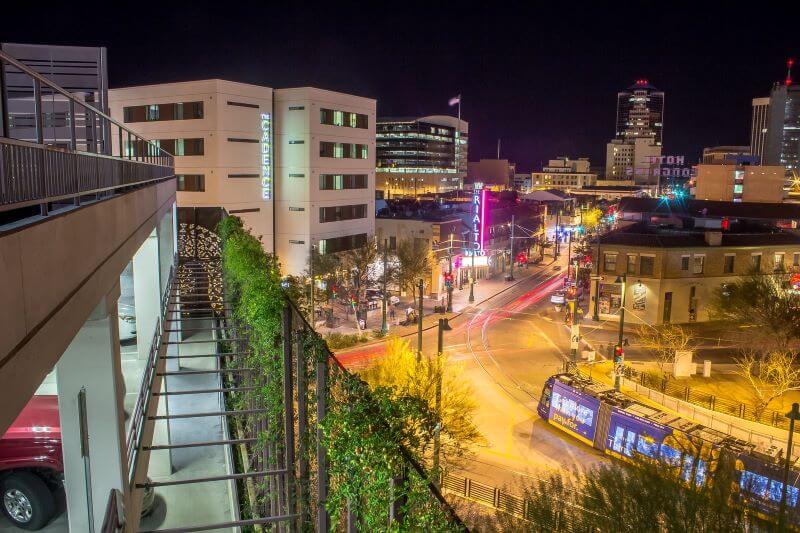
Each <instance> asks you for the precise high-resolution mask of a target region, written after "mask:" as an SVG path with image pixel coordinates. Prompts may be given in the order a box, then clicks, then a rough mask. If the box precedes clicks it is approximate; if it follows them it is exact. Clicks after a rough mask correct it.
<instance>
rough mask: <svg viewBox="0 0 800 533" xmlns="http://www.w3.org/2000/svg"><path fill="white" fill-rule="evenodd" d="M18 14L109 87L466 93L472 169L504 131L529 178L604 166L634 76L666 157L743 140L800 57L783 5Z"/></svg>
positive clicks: (795, 11)
mask: <svg viewBox="0 0 800 533" xmlns="http://www.w3.org/2000/svg"><path fill="white" fill-rule="evenodd" d="M13 4H14V5H16V7H12V6H10V5H6V6H5V7H4V8H3V14H2V18H3V19H5V20H4V23H3V25H2V26H3V27H2V30H0V40H3V41H9V42H29V43H43V44H75V45H101V46H106V47H108V57H109V78H110V80H109V81H110V86H111V87H112V88H114V87H123V86H128V85H137V84H147V83H161V82H169V81H185V80H192V79H203V78H212V77H216V78H224V79H229V80H235V81H241V82H248V83H255V84H262V85H268V86H271V87H276V88H279V87H293V86H303V85H313V86H317V87H321V88H325V89H332V90H337V91H344V92H349V93H354V94H358V95H362V96H368V97H372V98H376V99H377V100H378V115H379V116H414V115H416V116H420V115H429V114H442V113H447V112H448V111H452V112H455V108H448V106H447V101H448V99H449V98H450V97H452V96H454V95H456V94H458V93H461V94H462V97H463V107H462V114H463V118H464V119H465V120H468V121H469V122H470V135H471V139H470V160H476V159H478V158H479V157H494V156H495V152H496V143H497V138H498V137H500V138H502V151H501V156H502V157H508V158H509V159H511V160H512V161H516V162H517V166H518V169H519V170H524V171H529V170H534V169H538V167H539V166H540V165H541V163H542V162H543V161H546V160H547V159H548V158H550V157H556V156H559V155H568V156H571V157H580V156H588V157H590V158H591V161H592V164H593V165H603V164H604V159H605V143H606V142H608V140H609V139H611V137H612V136H613V134H614V120H615V104H616V93H617V91H619V90H622V89H624V88H626V87H628V86H629V85H631V84H632V83H633V81H634V80H635V79H637V78H647V79H649V80H650V82H651V83H652V84H654V85H655V86H656V87H658V88H659V89H661V90H663V91H665V93H666V97H665V101H666V104H665V119H664V154H665V155H666V154H676V155H677V154H684V155H686V156H687V158H688V159H690V160H692V161H694V160H696V159H697V157H698V156H699V153H700V152H701V150H702V148H703V147H704V146H712V145H717V144H748V143H749V130H750V113H751V107H750V101H751V99H752V98H753V97H757V96H766V95H767V94H768V92H769V89H770V87H771V85H772V83H773V82H775V81H778V80H782V79H783V78H784V77H785V75H786V70H785V60H786V58H787V57H790V56H793V55H796V54H798V53H800V2H791V1H787V2H782V3H780V4H779V3H777V2H758V3H756V2H747V3H741V4H737V3H736V2H725V3H722V2H720V3H719V4H714V5H707V6H705V7H704V6H700V5H699V4H700V3H699V2H695V3H692V4H691V5H686V6H683V7H675V6H677V5H678V4H677V3H674V2H671V1H660V2H648V3H644V2H642V3H638V2H634V1H628V2H616V3H613V4H610V5H613V6H615V7H614V8H611V7H606V8H604V7H598V6H595V5H593V4H591V3H586V4H582V3H579V2H550V1H548V2H544V1H530V2H526V3H524V4H512V3H509V2H486V3H483V5H485V6H487V7H486V8H485V9H475V8H471V7H470V3H469V2H465V1H461V2H446V3H440V2H434V1H428V2H424V3H414V2H409V1H402V0H400V1H394V2H391V3H385V4H384V3H377V2H369V1H364V2H361V3H355V4H349V3H346V2H339V1H330V2H325V3H322V4H319V5H314V3H312V2H303V1H298V2H275V3H271V2H265V1H264V2H252V3H249V2H214V3H213V4H208V5H206V4H204V3H203V2H136V3H133V4H127V3H125V4H123V3H114V2H103V3H97V4H96V5H92V4H91V2H75V3H72V2H70V3H63V2H62V3H59V4H57V5H56V7H51V6H45V5H44V4H41V3H31V2H13ZM553 4H555V6H553ZM673 4H675V6H673ZM23 6H30V7H23ZM368 6H370V7H368ZM371 6H375V7H371ZM514 6H516V7H514ZM790 6H792V7H790ZM9 10H11V11H14V10H16V13H14V12H11V13H10V12H9ZM796 70H797V72H796V73H795V76H794V77H795V79H796V80H797V81H798V82H800V68H796Z"/></svg>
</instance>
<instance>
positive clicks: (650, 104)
mask: <svg viewBox="0 0 800 533" xmlns="http://www.w3.org/2000/svg"><path fill="white" fill-rule="evenodd" d="M663 120H664V93H663V92H662V91H659V90H658V89H656V88H655V87H653V86H652V85H650V83H649V82H648V81H647V80H636V83H634V84H633V85H631V86H630V87H628V89H627V90H625V91H621V92H619V93H617V131H616V138H617V139H621V140H625V141H633V140H635V139H641V138H645V137H651V138H652V139H653V143H654V144H655V145H656V146H661V144H662V134H663V126H664V124H663Z"/></svg>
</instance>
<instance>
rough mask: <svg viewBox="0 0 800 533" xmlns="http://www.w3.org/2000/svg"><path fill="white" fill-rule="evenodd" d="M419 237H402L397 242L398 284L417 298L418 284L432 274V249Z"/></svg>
mask: <svg viewBox="0 0 800 533" xmlns="http://www.w3.org/2000/svg"><path fill="white" fill-rule="evenodd" d="M422 242H423V241H421V240H417V239H402V240H400V241H399V242H398V243H397V250H396V252H395V255H396V256H397V284H398V286H399V287H400V289H401V290H405V291H410V292H411V296H412V297H413V298H416V294H417V293H416V291H417V284H418V283H419V280H420V279H423V280H425V279H427V278H428V277H429V276H430V274H431V261H430V251H429V250H428V249H427V247H425V246H423V244H422Z"/></svg>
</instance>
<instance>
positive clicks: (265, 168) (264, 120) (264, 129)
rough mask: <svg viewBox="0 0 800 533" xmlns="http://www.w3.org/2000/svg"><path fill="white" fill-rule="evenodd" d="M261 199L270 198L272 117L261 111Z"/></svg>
mask: <svg viewBox="0 0 800 533" xmlns="http://www.w3.org/2000/svg"><path fill="white" fill-rule="evenodd" d="M261 199H262V200H271V199H272V117H271V116H270V114H269V113H261Z"/></svg>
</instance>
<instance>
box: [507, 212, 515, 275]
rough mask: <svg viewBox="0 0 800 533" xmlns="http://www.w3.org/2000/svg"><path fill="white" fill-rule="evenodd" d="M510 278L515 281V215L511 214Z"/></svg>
mask: <svg viewBox="0 0 800 533" xmlns="http://www.w3.org/2000/svg"><path fill="white" fill-rule="evenodd" d="M508 278H509V279H510V280H511V281H514V215H511V270H509V272H508Z"/></svg>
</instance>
